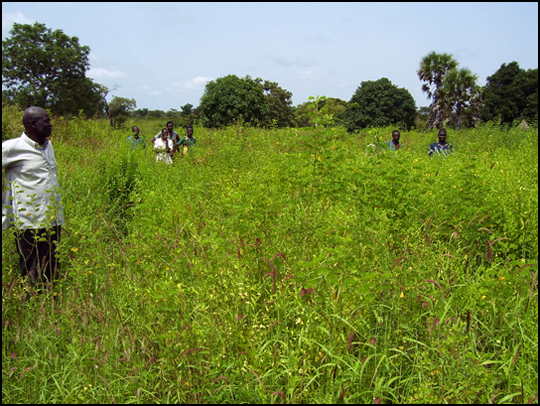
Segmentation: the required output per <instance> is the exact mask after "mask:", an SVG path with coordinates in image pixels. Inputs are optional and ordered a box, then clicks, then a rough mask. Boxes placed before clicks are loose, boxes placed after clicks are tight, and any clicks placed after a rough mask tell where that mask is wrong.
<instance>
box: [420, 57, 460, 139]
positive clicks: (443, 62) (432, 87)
mask: <svg viewBox="0 0 540 406" xmlns="http://www.w3.org/2000/svg"><path fill="white" fill-rule="evenodd" d="M457 66H458V62H457V61H456V60H455V59H454V58H453V55H452V54H445V53H442V54H438V53H437V52H430V53H429V54H427V55H426V56H424V57H423V58H422V60H421V61H420V68H419V69H418V71H417V74H418V77H419V78H420V80H421V81H422V82H425V83H424V84H423V85H422V91H423V92H425V93H427V97H428V99H431V104H430V106H429V108H430V113H429V120H428V127H429V128H441V127H442V125H443V122H444V120H445V118H446V117H445V107H446V105H447V103H446V101H445V97H444V95H442V94H441V93H440V90H441V87H442V85H443V79H444V77H445V76H446V74H447V73H448V71H450V70H451V69H455V68H457Z"/></svg>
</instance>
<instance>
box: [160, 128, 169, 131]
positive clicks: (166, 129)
mask: <svg viewBox="0 0 540 406" xmlns="http://www.w3.org/2000/svg"><path fill="white" fill-rule="evenodd" d="M163 130H165V131H169V129H168V128H167V127H163V128H162V129H161V132H163Z"/></svg>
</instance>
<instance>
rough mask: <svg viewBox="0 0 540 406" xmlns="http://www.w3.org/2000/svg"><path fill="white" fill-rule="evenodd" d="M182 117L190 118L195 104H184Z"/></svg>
mask: <svg viewBox="0 0 540 406" xmlns="http://www.w3.org/2000/svg"><path fill="white" fill-rule="evenodd" d="M181 109H182V113H181V115H182V117H187V116H189V115H190V114H191V113H193V104H190V103H187V104H184V105H183V106H182V107H181Z"/></svg>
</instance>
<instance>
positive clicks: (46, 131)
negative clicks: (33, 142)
mask: <svg viewBox="0 0 540 406" xmlns="http://www.w3.org/2000/svg"><path fill="white" fill-rule="evenodd" d="M33 126H34V129H35V132H36V135H37V136H38V138H41V139H45V138H47V137H50V136H51V134H52V123H51V118H50V117H49V114H47V112H46V111H45V110H43V111H41V112H40V113H38V115H37V116H36V118H35V119H34V121H33Z"/></svg>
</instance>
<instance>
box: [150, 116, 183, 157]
mask: <svg viewBox="0 0 540 406" xmlns="http://www.w3.org/2000/svg"><path fill="white" fill-rule="evenodd" d="M166 127H167V128H166V130H167V132H168V134H169V138H170V139H171V140H172V141H173V143H174V149H175V151H176V143H177V142H178V140H179V139H180V136H179V135H178V133H176V132H175V131H173V129H174V123H173V122H172V121H167V124H166ZM161 134H162V132H161V131H160V132H159V133H158V134H156V136H155V137H154V138H152V142H154V141H155V140H157V139H158V138H161Z"/></svg>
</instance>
